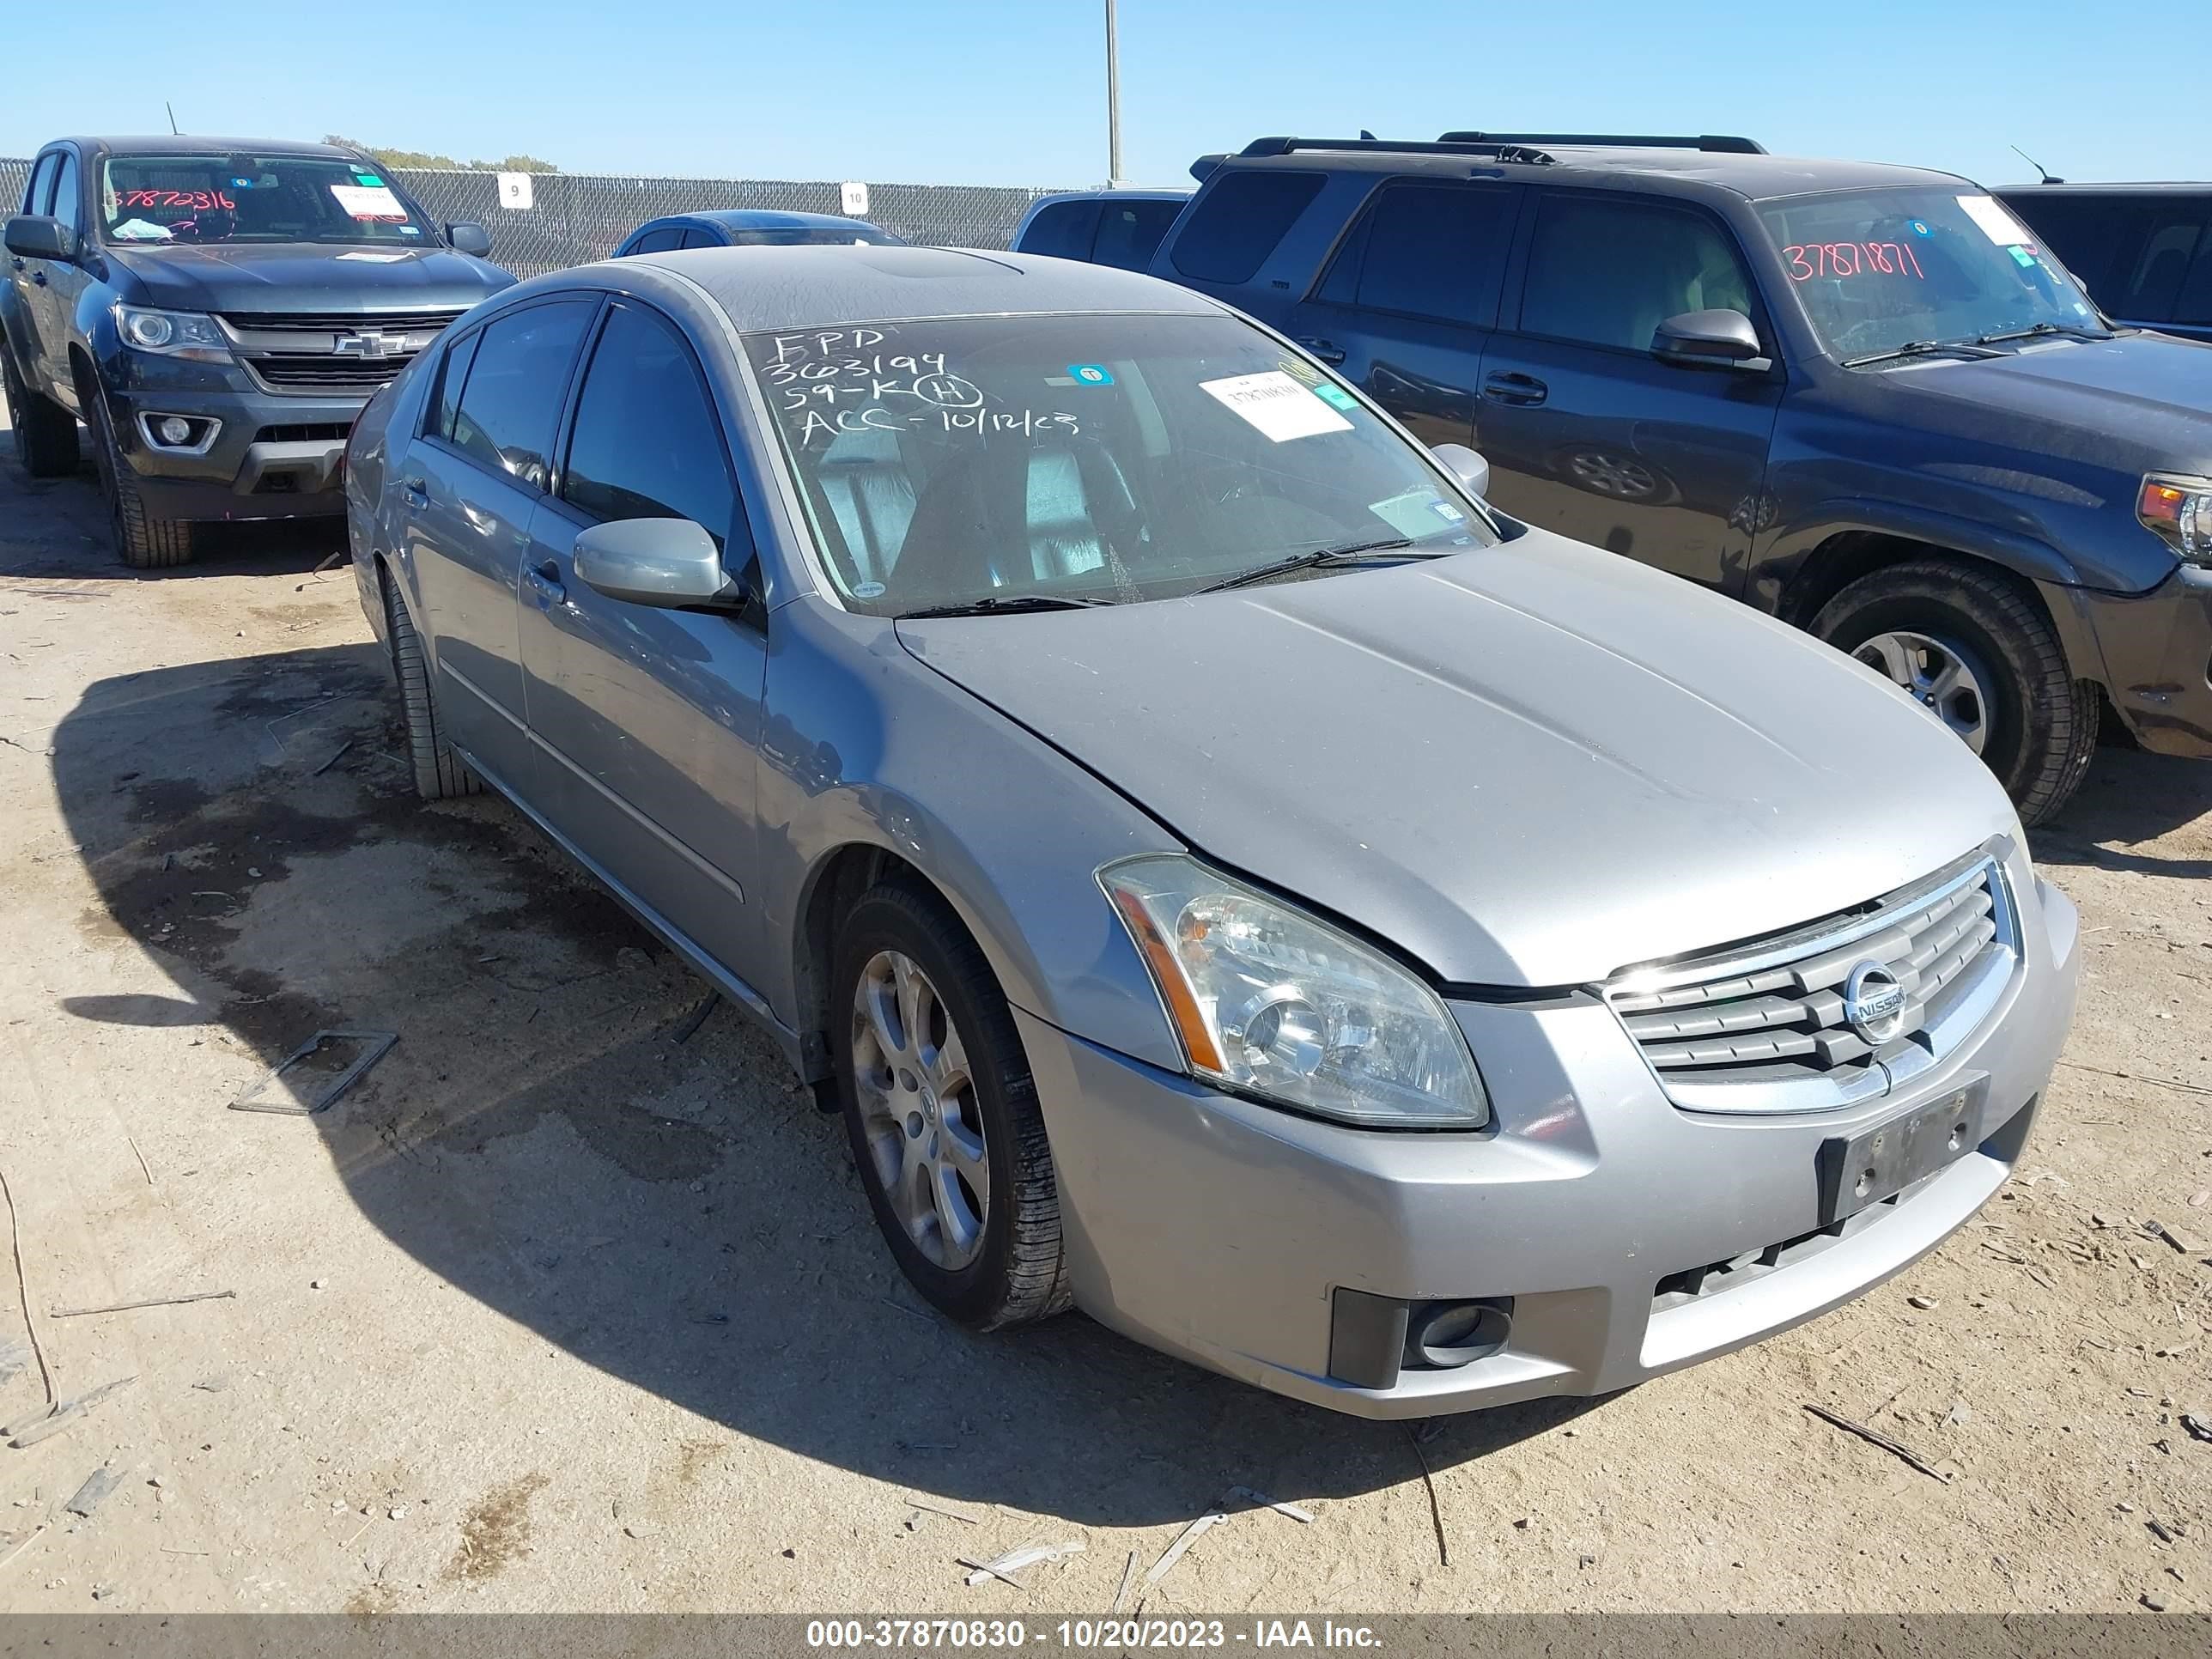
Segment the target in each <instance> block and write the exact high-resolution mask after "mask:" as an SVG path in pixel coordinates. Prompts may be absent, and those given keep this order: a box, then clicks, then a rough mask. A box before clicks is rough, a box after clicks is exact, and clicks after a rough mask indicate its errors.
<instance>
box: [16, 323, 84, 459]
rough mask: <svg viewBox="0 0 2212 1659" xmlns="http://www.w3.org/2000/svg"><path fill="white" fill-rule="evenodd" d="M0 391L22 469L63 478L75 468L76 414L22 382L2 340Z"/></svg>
mask: <svg viewBox="0 0 2212 1659" xmlns="http://www.w3.org/2000/svg"><path fill="white" fill-rule="evenodd" d="M0 393H4V394H5V396H6V398H7V400H8V429H9V432H10V433H12V434H13V435H14V436H15V459H16V461H17V462H18V463H19V464H20V465H21V467H22V469H23V471H26V472H27V473H29V474H30V475H31V476H32V477H34V478H66V477H69V475H70V473H72V472H74V471H76V416H74V415H72V414H70V412H69V410H66V409H64V408H63V407H62V406H61V405H60V404H58V403H56V402H54V401H53V400H52V398H43V397H40V395H39V394H38V393H37V392H33V391H32V390H31V389H30V387H28V386H25V385H24V384H23V377H22V376H21V375H20V374H17V373H16V372H15V357H14V356H13V354H12V353H10V351H9V349H8V343H7V342H6V341H5V340H0Z"/></svg>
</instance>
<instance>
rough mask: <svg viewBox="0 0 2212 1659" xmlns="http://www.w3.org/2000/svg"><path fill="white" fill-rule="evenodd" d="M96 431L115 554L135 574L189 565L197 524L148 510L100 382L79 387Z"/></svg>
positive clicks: (94, 439) (94, 451)
mask: <svg viewBox="0 0 2212 1659" xmlns="http://www.w3.org/2000/svg"><path fill="white" fill-rule="evenodd" d="M79 397H80V400H81V401H82V403H83V404H84V406H85V409H86V410H87V411H88V414H87V416H86V423H87V424H88V425H89V426H90V427H91V428H92V458H93V460H94V464H95V465H97V466H98V467H99V469H100V493H101V494H103V495H106V497H107V518H108V525H109V528H110V529H111V531H112V532H113V535H114V537H115V551H116V554H117V556H118V557H120V558H121V559H122V561H123V562H124V563H125V564H127V565H129V566H130V567H131V568H132V569H133V570H167V569H169V568H173V567H174V566H176V565H180V564H189V563H190V562H191V556H192V526H191V522H190V521H189V520H184V519H156V518H154V517H152V516H151V515H150V514H149V513H147V511H146V503H145V501H144V499H143V497H142V496H141V495H139V493H138V475H137V473H136V472H134V471H131V463H130V462H129V461H128V460H126V459H124V455H123V448H122V446H121V445H120V444H118V443H117V442H116V440H115V420H114V417H113V416H111V415H110V414H109V413H108V412H107V399H106V396H105V395H103V394H102V392H100V387H99V386H98V385H97V384H96V383H91V382H90V381H89V377H87V383H84V384H82V385H81V386H80V387H79Z"/></svg>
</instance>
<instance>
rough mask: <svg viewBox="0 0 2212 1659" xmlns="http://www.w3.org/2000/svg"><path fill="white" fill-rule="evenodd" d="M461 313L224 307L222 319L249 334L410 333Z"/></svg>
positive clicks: (436, 328) (440, 325) (431, 328)
mask: <svg viewBox="0 0 2212 1659" xmlns="http://www.w3.org/2000/svg"><path fill="white" fill-rule="evenodd" d="M460 314H461V313H459V312H458V311H451V310H441V311H226V312H224V313H222V316H223V320H224V321H225V322H227V323H228V324H229V325H231V326H232V327H233V328H235V329H242V330H244V331H246V332H247V333H250V334H288V333H298V332H300V331H303V330H304V331H307V332H308V333H311V334H343V333H348V332H350V331H353V330H356V329H363V328H374V329H381V330H382V331H384V332H385V333H386V334H412V333H415V332H416V331H420V330H422V329H428V330H429V331H431V332H432V333H434V334H435V333H436V332H437V331H439V330H440V329H441V328H443V327H445V325H447V323H450V322H452V321H453V319H454V318H456V317H458V316H459V315H460Z"/></svg>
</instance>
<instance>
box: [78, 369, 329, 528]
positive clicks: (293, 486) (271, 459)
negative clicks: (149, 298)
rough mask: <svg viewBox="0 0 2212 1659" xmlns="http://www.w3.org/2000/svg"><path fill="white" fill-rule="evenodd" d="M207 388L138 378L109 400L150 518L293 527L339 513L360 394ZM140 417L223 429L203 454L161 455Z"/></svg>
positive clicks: (165, 451) (180, 380) (176, 379)
mask: <svg viewBox="0 0 2212 1659" xmlns="http://www.w3.org/2000/svg"><path fill="white" fill-rule="evenodd" d="M195 378H197V379H199V380H200V383H198V384H194V383H193V380H194V379H195ZM205 378H207V377H187V376H183V375H177V376H173V377H161V376H154V375H141V376H137V377H134V382H135V383H133V384H131V385H129V386H124V387H121V388H112V389H111V390H110V391H109V392H108V394H107V404H108V413H109V415H110V416H111V417H112V420H113V422H114V427H115V436H116V441H117V443H118V445H119V446H120V447H122V450H123V453H124V459H125V462H126V463H127V464H128V465H129V466H130V468H131V471H133V472H135V473H136V474H137V478H138V489H139V493H140V495H141V496H142V497H143V499H144V501H145V502H146V510H147V512H148V513H149V514H150V515H151V516H153V517H155V518H159V519H185V520H216V519H298V518H319V517H324V516H327V515H330V514H333V513H343V511H344V510H345V495H344V492H343V488H342V484H343V466H344V461H345V446H346V434H347V433H349V431H351V430H352V428H353V422H354V419H355V417H356V416H358V415H359V414H360V413H361V411H362V406H363V405H364V404H367V403H368V397H367V395H366V394H346V395H342V396H338V397H315V398H295V397H279V396H276V395H275V394H273V393H270V392H259V391H253V390H241V389H239V388H237V387H234V386H222V387H220V388H217V387H214V386H209V385H207V384H205ZM222 378H224V379H226V380H228V379H232V378H235V379H238V380H241V381H242V380H244V375H243V374H242V373H238V374H232V373H230V372H225V373H224V374H223V376H222ZM165 379H166V380H167V383H166V384H165V383H163V380H165ZM141 415H144V416H148V417H149V420H157V419H158V418H159V417H160V416H163V415H181V416H185V417H186V418H187V419H191V420H195V421H202V420H214V421H219V422H222V425H221V427H220V428H219V429H218V430H217V431H216V434H215V435H214V437H213V439H212V441H210V442H208V443H207V444H206V445H205V446H204V447H200V446H197V445H194V446H191V447H179V448H164V447H161V446H160V445H158V444H156V443H155V442H152V441H149V437H148V435H147V431H146V428H145V427H144V426H143V425H142V424H141V423H140V421H139V416H141Z"/></svg>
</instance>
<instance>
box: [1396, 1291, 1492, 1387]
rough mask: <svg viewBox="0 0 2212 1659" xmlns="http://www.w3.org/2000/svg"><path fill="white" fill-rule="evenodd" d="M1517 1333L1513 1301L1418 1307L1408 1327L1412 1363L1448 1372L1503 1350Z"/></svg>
mask: <svg viewBox="0 0 2212 1659" xmlns="http://www.w3.org/2000/svg"><path fill="white" fill-rule="evenodd" d="M1512 1334H1513V1301H1512V1298H1511V1297H1498V1298H1495V1299H1492V1300H1488V1301H1482V1302H1434V1303H1431V1304H1429V1305H1428V1306H1427V1307H1425V1308H1422V1309H1419V1310H1416V1311H1415V1313H1414V1315H1413V1319H1412V1321H1411V1322H1409V1323H1408V1325H1407V1333H1406V1358H1407V1362H1408V1363H1409V1364H1418V1365H1422V1366H1425V1367H1427V1368H1428V1369H1429V1370H1439V1371H1448V1370H1456V1369H1457V1368H1458V1367H1460V1366H1462V1365H1471V1364H1474V1362H1475V1361H1476V1360H1478V1359H1487V1358H1490V1356H1491V1355H1492V1354H1494V1353H1499V1352H1504V1347H1505V1345H1506V1343H1507V1341H1508V1340H1510V1338H1511V1337H1512Z"/></svg>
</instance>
